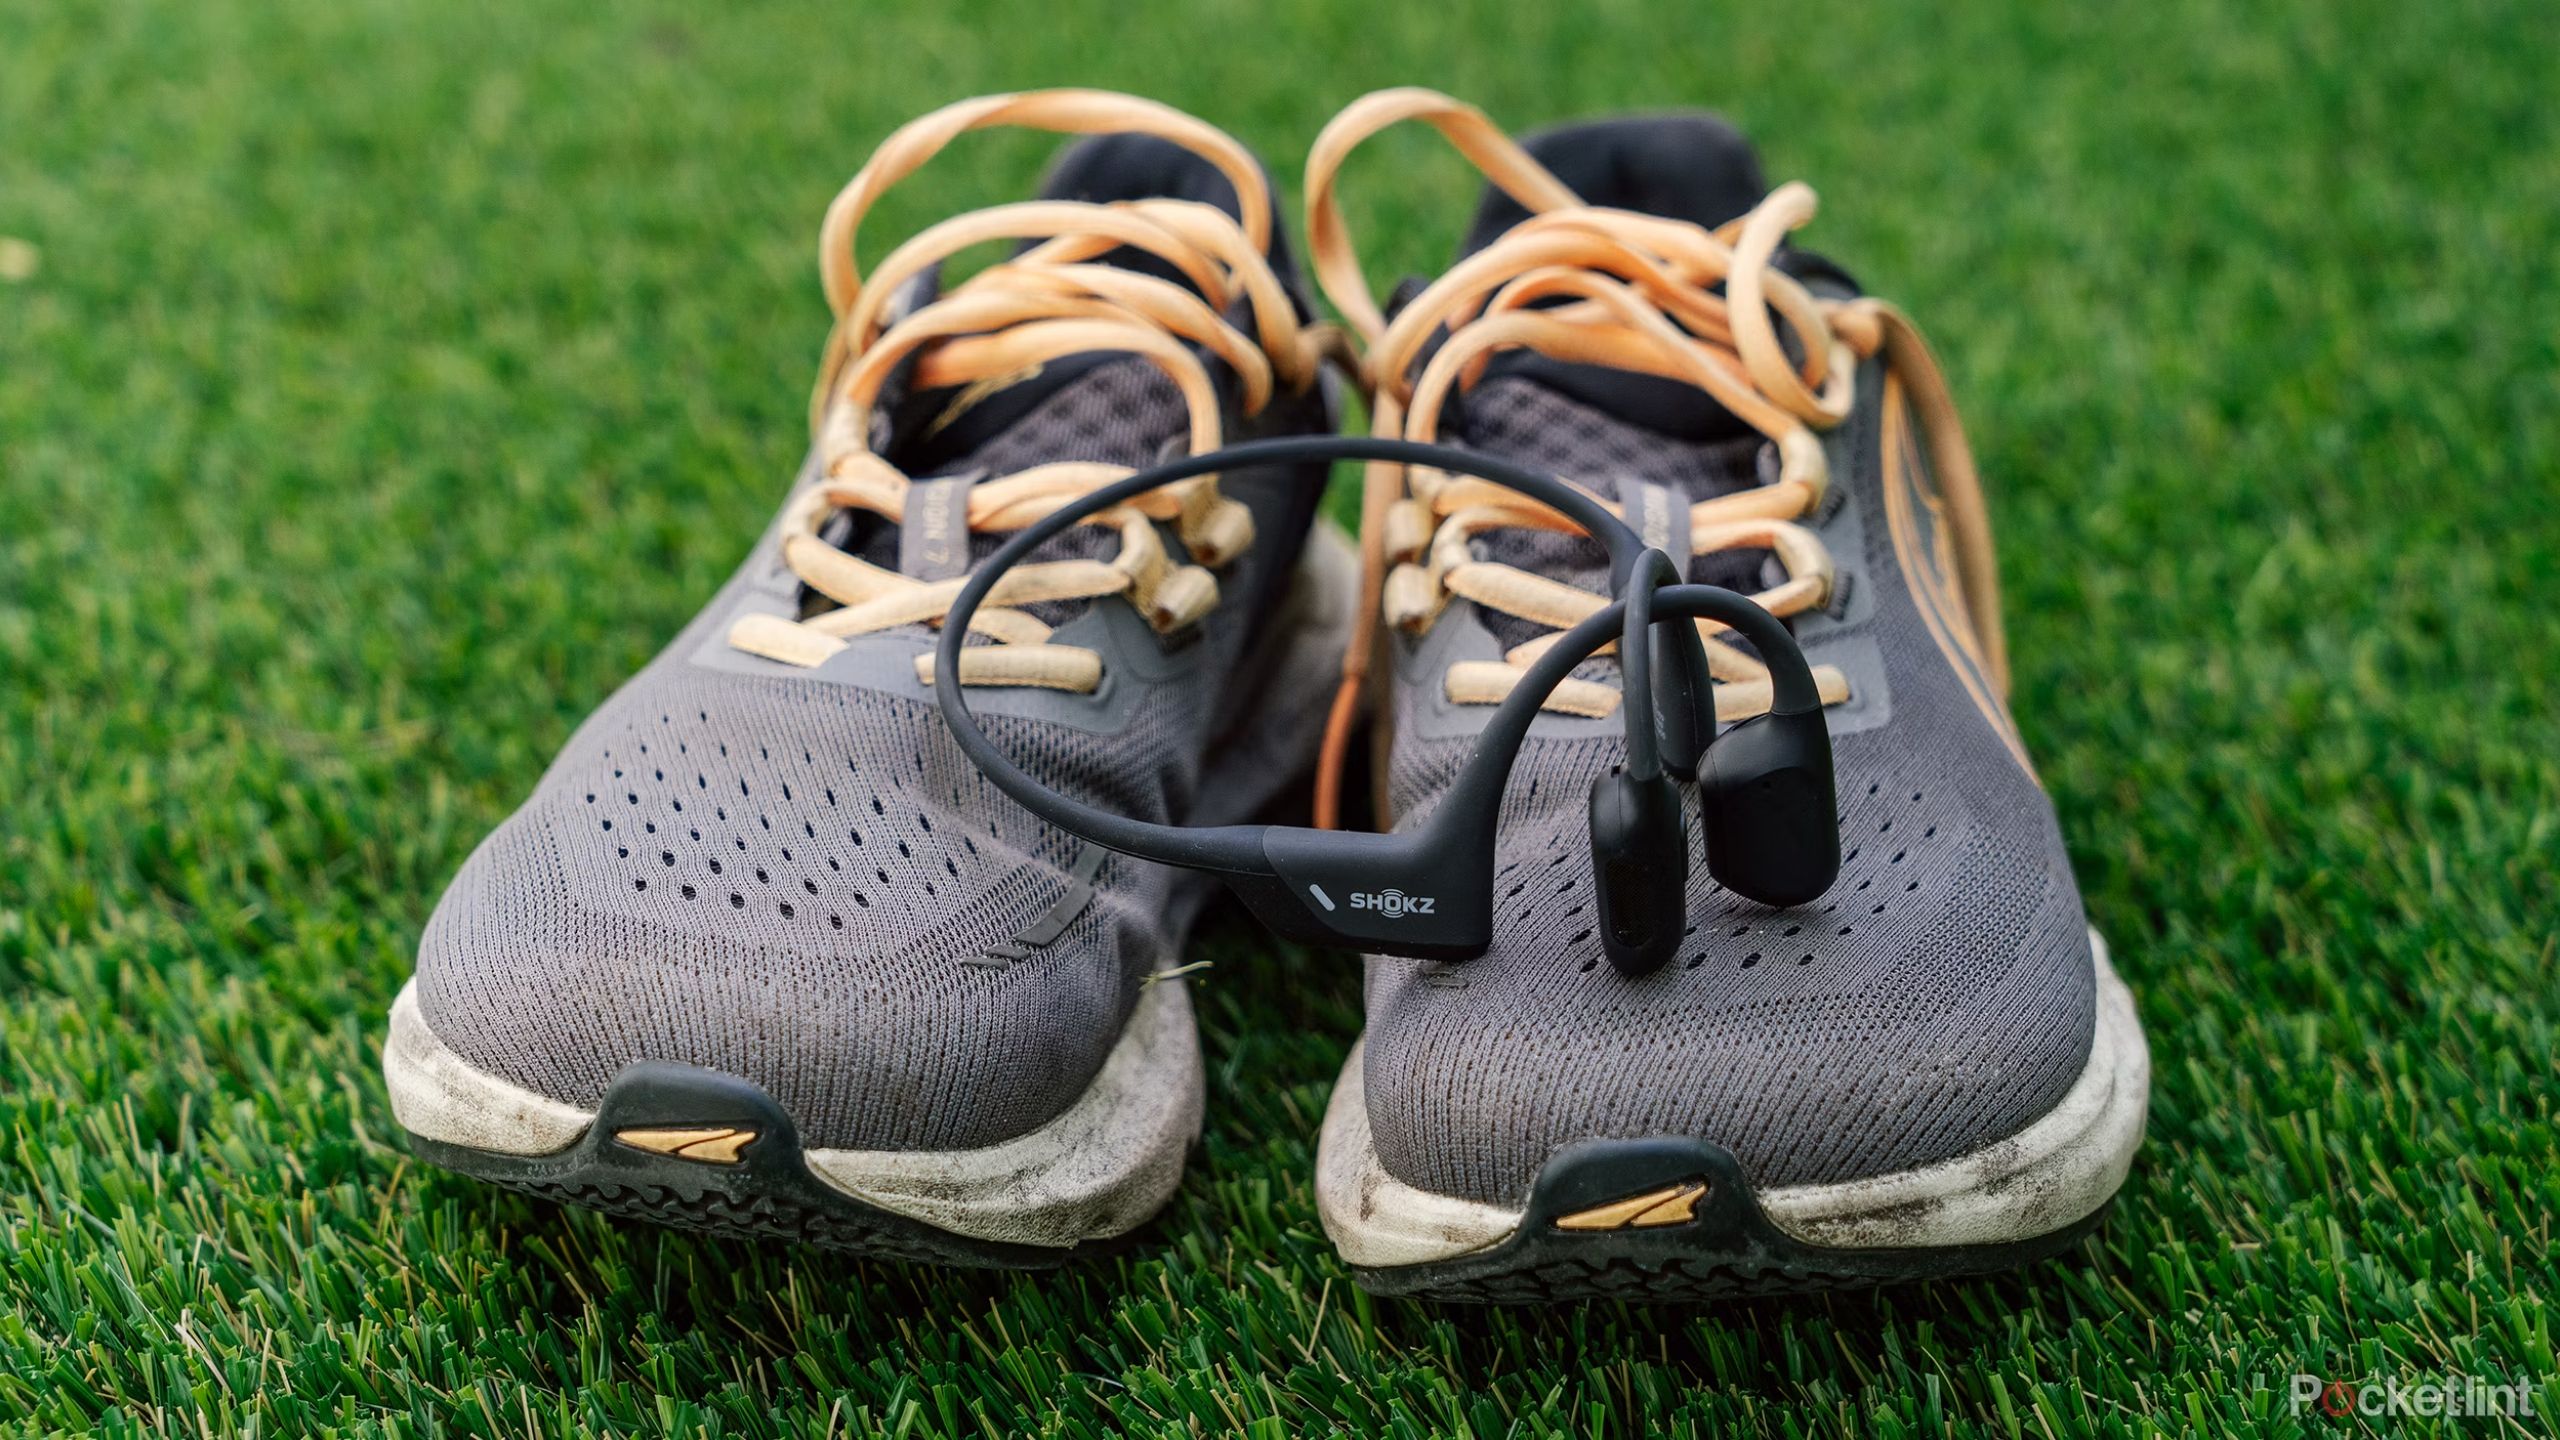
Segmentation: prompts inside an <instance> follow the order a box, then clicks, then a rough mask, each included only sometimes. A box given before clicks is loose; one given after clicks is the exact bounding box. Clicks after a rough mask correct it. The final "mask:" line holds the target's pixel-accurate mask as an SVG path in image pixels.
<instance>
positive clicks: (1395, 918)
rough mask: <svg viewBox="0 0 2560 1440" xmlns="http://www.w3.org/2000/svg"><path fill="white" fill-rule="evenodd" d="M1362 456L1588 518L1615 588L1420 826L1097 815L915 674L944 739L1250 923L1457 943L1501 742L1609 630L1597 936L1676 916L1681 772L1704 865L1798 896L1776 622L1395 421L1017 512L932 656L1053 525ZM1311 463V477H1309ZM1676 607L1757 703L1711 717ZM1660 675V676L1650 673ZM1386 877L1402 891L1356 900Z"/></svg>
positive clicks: (1512, 743)
mask: <svg viewBox="0 0 2560 1440" xmlns="http://www.w3.org/2000/svg"><path fill="white" fill-rule="evenodd" d="M1337 460H1383V461H1388V462H1390V463H1395V464H1403V465H1418V466H1427V467H1429V468H1431V469H1435V470H1442V471H1447V472H1450V473H1452V474H1459V475H1472V476H1475V477H1477V478H1479V479H1483V480H1487V481H1490V482H1492V483H1494V484H1496V485H1500V486H1502V487H1503V488H1505V489H1508V490H1515V491H1518V492H1519V493H1521V494H1523V495H1526V496H1528V497H1529V498H1530V499H1532V500H1537V501H1540V502H1542V503H1544V504H1546V505H1548V506H1550V507H1552V508H1553V509H1555V510H1557V511H1558V512H1560V513H1562V514H1563V515H1564V516H1565V517H1566V518H1567V519H1569V520H1571V521H1573V522H1574V523H1575V524H1577V525H1579V526H1581V527H1582V528H1583V529H1585V530H1587V531H1589V532H1590V533H1591V534H1592V536H1593V537H1595V538H1596V539H1598V540H1599V542H1600V543H1601V545H1602V546H1604V547H1605V548H1606V549H1607V550H1608V553H1609V573H1610V583H1611V588H1612V589H1613V590H1614V591H1615V592H1616V595H1617V598H1616V599H1615V600H1614V601H1612V602H1611V603H1610V604H1609V605H1608V606H1607V607H1606V608H1604V609H1602V610H1600V611H1598V612H1596V613H1594V614H1593V615H1591V616H1590V617H1589V618H1587V619H1585V620H1583V621H1582V622H1581V623H1580V624H1577V625H1575V626H1574V627H1573V628H1572V629H1570V630H1567V631H1565V632H1564V634H1563V635H1562V636H1560V637H1558V639H1557V640H1556V641H1555V643H1554V644H1552V645H1550V646H1549V647H1548V648H1547V650H1546V651H1545V653H1543V654H1541V655H1540V656H1539V657H1538V658H1537V660H1536V661H1535V662H1534V663H1533V664H1531V665H1530V667H1529V670H1528V674H1527V677H1526V678H1525V679H1524V680H1523V681H1522V683H1521V684H1520V685H1519V686H1518V687H1517V688H1515V689H1514V690H1513V691H1512V692H1511V694H1510V695H1509V696H1508V697H1507V698H1505V699H1504V700H1503V702H1502V704H1501V705H1500V707H1499V708H1497V709H1496V710H1495V711H1494V714H1493V718H1492V719H1491V720H1490V721H1489V722H1487V723H1486V725H1485V727H1484V730H1483V732H1482V733H1481V734H1480V735H1479V736H1478V737H1477V740H1476V746H1475V750H1474V752H1473V753H1472V754H1471V755H1469V756H1468V757H1467V762H1466V766H1465V768H1464V769H1463V770H1461V771H1460V773H1459V775H1458V780H1457V783H1456V784H1455V785H1453V786H1452V787H1450V790H1449V792H1448V794H1447V795H1446V796H1444V797H1443V798H1442V799H1441V801H1440V804H1439V806H1438V807H1437V808H1436V809H1434V810H1433V811H1432V812H1431V813H1430V815H1429V816H1428V817H1426V818H1425V819H1424V820H1423V821H1422V822H1421V823H1420V824H1418V825H1416V826H1415V827H1413V828H1412V829H1410V830H1405V831H1402V832H1398V833H1395V834H1386V835H1377V834H1360V833H1354V832H1346V831H1339V830H1310V829H1305V828H1301V827H1298V826H1292V825H1220V826H1213V827H1204V828H1197V829H1194V828H1186V827H1182V826H1175V825H1156V824H1150V823H1148V822H1146V821H1142V820H1132V819H1130V818H1128V817H1126V816H1122V815H1113V814H1110V813H1108V812H1106V811H1102V810H1097V809H1095V808H1093V807H1092V806H1090V805H1085V804H1082V803H1079V802H1078V801H1075V800H1071V799H1069V798H1067V797H1066V796H1064V795H1061V794H1059V793H1058V792H1056V791H1055V790H1052V789H1050V788H1048V787H1047V786H1045V785H1043V784H1041V783H1040V782H1039V781H1037V780H1035V779H1033V778H1031V776H1030V775H1028V774H1026V773H1024V771H1023V770H1022V769H1021V767H1019V766H1017V765H1015V764H1014V763H1013V762H1012V761H1011V760H1008V759H1006V758H1005V757H1004V755H1002V754H1001V753H999V752H998V751H997V750H996V748H995V746H994V745H993V744H991V743H990V742H989V741H988V739H987V736H986V732H985V731H983V730H981V729H979V728H978V722H977V720H976V719H975V718H974V717H972V716H971V715H970V713H969V707H968V702H967V701H966V700H965V699H964V698H963V694H962V692H963V690H964V689H965V688H966V687H964V686H961V685H958V684H952V683H941V684H937V685H936V686H935V687H934V690H935V694H936V696H937V698H938V699H939V701H940V703H941V706H942V715H943V718H944V719H945V720H946V721H948V722H949V723H950V726H951V733H952V736H953V738H955V739H956V740H958V741H959V742H960V748H961V750H962V751H963V752H964V753H966V754H967V755H968V757H969V759H970V760H971V761H972V762H973V763H975V764H976V765H977V767H978V768H979V769H980V770H982V771H984V772H985V773H986V776H987V778H988V779H990V780H992V781H994V782H995V784H996V787H997V788H998V789H1000V790H1002V791H1004V793H1005V794H1007V795H1010V796H1012V797H1013V799H1014V800H1015V801H1017V802H1019V803H1020V804H1021V805H1022V807H1023V808H1024V809H1026V810H1029V811H1030V812H1031V813H1032V814H1034V815H1037V816H1039V817H1040V818H1041V819H1043V820H1046V821H1048V822H1049V823H1050V824H1053V825H1056V826H1057V827H1058V828H1060V829H1062V830H1065V831H1067V832H1069V833H1070V834H1073V835H1077V836H1080V837H1082V838H1084V839H1086V840H1089V841H1092V842H1093V843H1094V844H1096V845H1100V846H1103V847H1105V848H1107V849H1111V850H1117V851H1119V852H1121V853H1122V854H1125V855H1134V856H1137V857H1138V858H1140V859H1142V860H1153V861H1157V862H1159V863H1161V864H1166V865H1179V866H1183V867H1185V868H1187V869H1193V870H1205V871H1208V872H1210V873H1212V874H1215V875H1217V876H1219V877H1220V878H1221V879H1223V880H1225V881H1226V882H1227V884H1228V886H1229V887H1230V888H1232V889H1233V890H1234V891H1235V892H1236V894H1237V895H1238V896H1240V897H1241V898H1242V899H1243V900H1244V902H1245V903H1246V904H1247V905H1249V906H1251V907H1252V908H1253V911H1254V913H1255V914H1256V915H1257V916H1259V917H1260V918H1261V920H1262V922H1263V923H1264V924H1266V925H1268V926H1270V927H1271V928H1272V929H1273V930H1275V931H1277V932H1279V933H1280V934H1282V935H1285V936H1287V937H1289V938H1290V939H1293V940H1300V941H1304V942H1306V943H1308V944H1313V945H1329V946H1338V947H1342V948H1347V949H1355V950H1363V951H1371V952H1376V953H1382V954H1389V955H1412V956H1419V957H1422V958H1425V959H1433V960H1472V959H1474V958H1475V957H1477V956H1479V955H1482V954H1483V953H1484V952H1485V950H1486V948H1487V947H1488V946H1490V945H1491V944H1492V943H1493V841H1494V822H1495V819H1496V817H1497V814H1498V812H1499V811H1500V809H1501V805H1502V791H1503V785H1504V782H1505V781H1507V780H1508V779H1509V778H1510V774H1511V763H1512V760H1513V759H1514V758H1515V757H1516V756H1517V755H1518V753H1519V750H1520V742H1521V740H1522V739H1524V738H1525V737H1526V736H1527V735H1528V733H1529V722H1530V721H1531V720H1533V719H1534V718H1536V715H1537V712H1538V706H1539V703H1540V702H1541V701H1543V700H1544V699H1545V698H1546V697H1547V695H1548V694H1549V692H1551V691H1553V690H1554V689H1555V687H1556V686H1557V684H1558V683H1559V682H1561V681H1563V680H1564V679H1565V678H1566V677H1567V676H1568V675H1570V674H1571V673H1572V671H1573V668H1574V667H1575V666H1576V665H1579V664H1581V663H1582V661H1583V660H1584V659H1586V658H1587V657H1589V656H1590V655H1591V654H1592V653H1593V652H1594V651H1596V650H1598V649H1599V648H1600V647H1601V646H1603V645H1605V644H1607V643H1608V642H1609V641H1610V640H1612V639H1615V640H1617V641H1618V642H1619V649H1618V654H1619V664H1620V668H1621V676H1622V678H1623V680H1624V683H1625V696H1626V698H1625V701H1624V703H1623V705H1622V706H1621V708H1622V709H1623V711H1624V712H1625V716H1626V727H1627V747H1626V748H1627V756H1626V761H1625V763H1623V764H1621V765H1618V766H1616V767H1613V768H1612V769H1611V770H1610V771H1609V773H1607V774H1605V775H1600V776H1595V777H1594V778H1593V780H1592V782H1591V866H1592V880H1593V890H1594V893H1595V895H1596V896H1597V902H1598V906H1599V918H1600V923H1599V926H1598V929H1599V932H1600V939H1601V944H1602V947H1603V948H1604V949H1605V951H1606V952H1607V954H1608V956H1609V963H1610V964H1612V965H1614V966H1616V967H1617V969H1618V970H1619V971H1620V972H1621V973H1623V974H1626V975H1641V974H1645V973H1647V972H1649V971H1652V970H1654V969H1657V968H1659V967H1660V966H1661V965H1662V964H1663V963H1664V962H1665V961H1667V960H1669V959H1670V958H1671V957H1672V954H1673V953H1674V952H1675V951H1676V950H1677V949H1678V948H1679V945H1680V940H1681V936H1682V934H1683V932H1684V929H1685V927H1686V924H1687V914H1688V880H1689V837H1688V833H1687V826H1686V824H1685V823H1684V820H1683V816H1682V807H1681V801H1680V794H1679V791H1678V789H1677V787H1676V783H1675V781H1676V780H1687V781H1691V782H1692V783H1694V784H1696V785H1697V787H1698V791H1699V802H1700V804H1699V808H1700V811H1701V813H1702V814H1703V815H1704V817H1705V822H1704V829H1705V832H1706V833H1705V841H1706V852H1707V873H1709V874H1711V875H1713V876H1714V877H1715V878H1716V879H1717V880H1718V881H1720V882H1722V883H1723V885H1724V886H1725V888H1726V889H1729V890H1731V891H1733V892H1734V893H1735V894H1737V895H1741V896H1744V897H1745V898H1747V899H1752V900H1757V901H1759V902H1761V903H1762V904H1765V905H1781V906H1783V905H1799V904H1803V903H1804V902H1806V901H1809V900H1812V899H1815V898H1816V897H1818V896H1820V895H1821V894H1822V892H1823V891H1825V890H1827V889H1829V888H1830V887H1831V882H1832V880H1833V879H1834V878H1836V877H1837V876H1838V875H1839V873H1840V833H1839V828H1838V823H1837V819H1836V815H1835V811H1834V808H1833V807H1834V799H1833V795H1832V788H1831V735H1830V731H1829V730H1828V729H1827V728H1826V727H1825V726H1824V723H1823V719H1822V697H1821V693H1820V691H1819V690H1818V689H1817V688H1816V687H1815V684H1814V679H1813V672H1812V670H1811V669H1810V668H1809V667H1807V665H1806V664H1805V659H1804V652H1803V651H1801V650H1799V649H1798V648H1797V647H1796V642H1795V637H1794V636H1792V635H1790V634H1788V633H1787V628H1786V627H1785V626H1784V625H1782V624H1780V623H1778V620H1777V618H1776V617H1775V616H1773V615H1771V614H1770V613H1769V612H1768V611H1766V610H1764V609H1762V608H1761V607H1760V606H1758V605H1756V604H1754V603H1753V602H1752V601H1750V600H1749V599H1746V598H1745V597H1743V596H1741V595H1738V594H1736V593H1734V592H1733V591H1731V590H1724V589H1719V588H1717V587H1715V586H1711V585H1689V584H1684V583H1681V580H1682V570H1681V568H1680V567H1679V566H1678V565H1676V564H1675V563H1674V562H1673V561H1672V559H1671V557H1670V556H1669V555H1666V554H1664V553H1663V552H1662V551H1660V550H1656V549H1649V548H1647V547H1646V546H1645V544H1644V541H1643V540H1642V538H1640V537H1639V536H1638V535H1637V534H1636V532H1635V531H1633V530H1631V529H1629V528H1628V527H1627V525H1626V524H1625V522H1623V521H1621V520H1620V519H1619V518H1618V517H1617V516H1616V515H1614V514H1612V513H1610V511H1609V510H1608V508H1607V507H1606V506H1604V505H1602V504H1601V503H1600V501H1598V500H1597V499H1595V498H1593V497H1592V496H1591V495H1590V494H1588V493H1587V492H1585V491H1583V490H1580V489H1577V488H1575V487H1574V486H1572V485H1569V484H1566V483H1565V482H1564V481H1562V480H1559V479H1557V478H1555V477H1554V476H1550V475H1541V474H1538V473H1536V472H1535V471H1531V470H1525V469H1522V468H1520V467H1518V466H1515V465H1510V464H1506V463H1504V462H1502V461H1500V460H1498V459H1495V458H1493V457H1491V456H1487V455H1477V454H1472V453H1470V452H1468V451H1464V450H1453V449H1450V448H1448V447H1446V446H1441V445H1426V444H1421V443H1418V442H1415V441H1409V440H1383V439H1373V438H1366V437H1361V436H1334V435H1318V436H1296V437H1290V438H1285V439H1278V440H1256V441H1249V442H1247V443H1244V444H1240V445H1235V446H1232V447H1229V448H1227V449H1224V450H1218V451H1214V452H1211V453H1209V454H1206V455H1193V456H1189V457H1186V458H1184V459H1180V460H1175V461H1171V462H1168V463H1166V464H1163V465H1159V466H1156V467H1155V468H1153V469H1151V470H1144V471H1141V472H1139V473H1138V474H1135V475H1132V476H1130V477H1128V478H1127V479H1125V480H1121V481H1118V482H1117V483H1114V484H1111V485H1107V486H1104V487H1103V488H1102V489H1099V490H1096V491H1094V492H1093V493H1092V494H1090V495H1086V496H1084V497H1082V498H1080V499H1078V500H1076V501H1075V502H1074V503H1072V504H1069V505H1066V506H1063V507H1061V508H1059V509H1057V510H1054V511H1052V512H1050V513H1049V514H1047V515H1045V516H1043V517H1041V518H1040V519H1039V520H1038V521H1037V522H1035V523H1033V524H1031V525H1029V526H1026V527H1025V528H1024V529H1022V530H1021V531H1020V532H1019V533H1017V534H1015V535H1014V536H1013V538H1012V539H1010V540H1008V541H1006V542H1005V543H1004V545H1003V546H1001V547H1000V548H998V549H997V551H996V553H995V554H994V556H993V557H991V558H990V559H989V560H988V561H987V563H986V564H984V565H982V566H980V567H979V568H978V570H977V573H976V574H974V575H972V576H971V577H970V579H969V582H968V583H967V584H966V585H964V586H962V587H961V590H960V598H959V599H958V600H956V601H954V602H953V603H952V606H951V609H950V612H949V614H948V615H947V616H946V617H945V619H944V621H943V629H942V639H941V646H940V648H939V650H938V651H937V652H936V654H935V657H934V666H935V668H934V674H935V675H937V676H940V677H950V676H956V675H958V674H959V673H960V652H961V648H962V646H963V645H964V644H965V643H966V641H967V638H968V633H969V621H970V619H971V618H972V617H973V616H975V615H976V614H977V612H978V607H979V606H980V605H981V604H982V603H984V601H985V600H986V598H987V595H988V593H989V592H990V591H991V590H993V589H994V588H995V585H996V582H997V581H998V580H1000V579H1001V578H1003V576H1004V573H1005V572H1006V571H1007V570H1009V569H1011V568H1012V567H1013V566H1015V565H1017V564H1019V563H1020V562H1022V561H1023V560H1025V559H1027V558H1029V556H1030V555H1031V552H1032V551H1034V550H1036V549H1038V548H1039V547H1040V546H1041V545H1043V544H1045V543H1046V542H1048V541H1049V540H1050V539H1052V538H1053V537H1055V536H1057V535H1058V534H1060V533H1061V532H1063V531H1065V530H1066V529H1067V528H1068V527H1069V526H1071V525H1074V524H1076V523H1077V522H1079V521H1081V520H1084V519H1086V518H1087V517H1089V516H1092V515H1097V514H1100V513H1101V512H1103V511H1105V510H1108V509H1110V508H1111V507H1113V506H1115V505H1118V504H1120V503H1122V502H1124V501H1126V500H1129V499H1131V498H1133V497H1135V496H1138V495H1142V494H1144V493H1146V492H1147V491H1150V490H1154V489H1156V488H1158V487H1160V486H1164V485H1171V484H1173V483H1175V482H1176V481H1181V480H1188V479H1190V478H1192V477H1193V476H1196V475H1206V474H1209V473H1211V472H1214V471H1220V470H1240V469H1243V468H1246V467H1248V466H1260V465H1270V466H1296V465H1313V464H1329V463H1331V462H1333V461H1337ZM1314 483H1322V482H1321V480H1320V479H1319V480H1317V481H1316V482H1314ZM1696 617H1705V618H1707V619H1712V620H1717V621H1720V622H1722V623H1723V624H1725V625H1727V626H1729V627H1731V628H1732V629H1733V630H1735V631H1737V632H1739V633H1740V634H1741V635H1742V636H1743V637H1744V638H1745V639H1747V640H1749V641H1750V642H1751V644H1752V646H1753V647H1754V648H1755V649H1756V650H1758V651H1759V653H1760V657H1761V658H1762V659H1763V660H1764V661H1766V662H1767V664H1768V666H1769V670H1770V679H1771V682H1772V689H1773V691H1774V695H1773V699H1772V703H1771V705H1770V707H1769V711H1768V713H1767V714H1765V715H1758V716H1754V717H1753V718H1751V719H1749V720H1745V721H1743V722H1742V723H1740V724H1739V725H1736V726H1734V727H1733V728H1732V729H1730V730H1727V731H1726V732H1725V733H1724V734H1722V735H1721V736H1719V735H1716V734H1715V718H1714V717H1715V706H1714V702H1713V697H1712V694H1711V691H1710V689H1709V686H1710V681H1709V679H1708V675H1707V659H1706V649H1705V647H1704V646H1703V645H1702V644H1701V643H1700V642H1699V638H1698V631H1697V627H1696V626H1695V625H1693V624H1690V623H1688V622H1689V621H1690V620H1691V619H1693V618H1696ZM1656 671H1660V672H1662V673H1663V676H1664V683H1663V685H1662V686H1661V688H1660V689H1659V690H1657V689H1656V686H1655V683H1654V675H1655V672H1656ZM1388 891H1397V892H1401V893H1402V895H1404V896H1405V897H1407V898H1406V901H1405V903H1404V904H1403V905H1402V906H1401V908H1393V909H1391V908H1389V907H1385V906H1378V905H1355V904H1354V903H1353V897H1354V896H1361V897H1364V898H1365V897H1367V896H1370V895H1376V894H1383V893H1385V892H1388Z"/></svg>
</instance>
